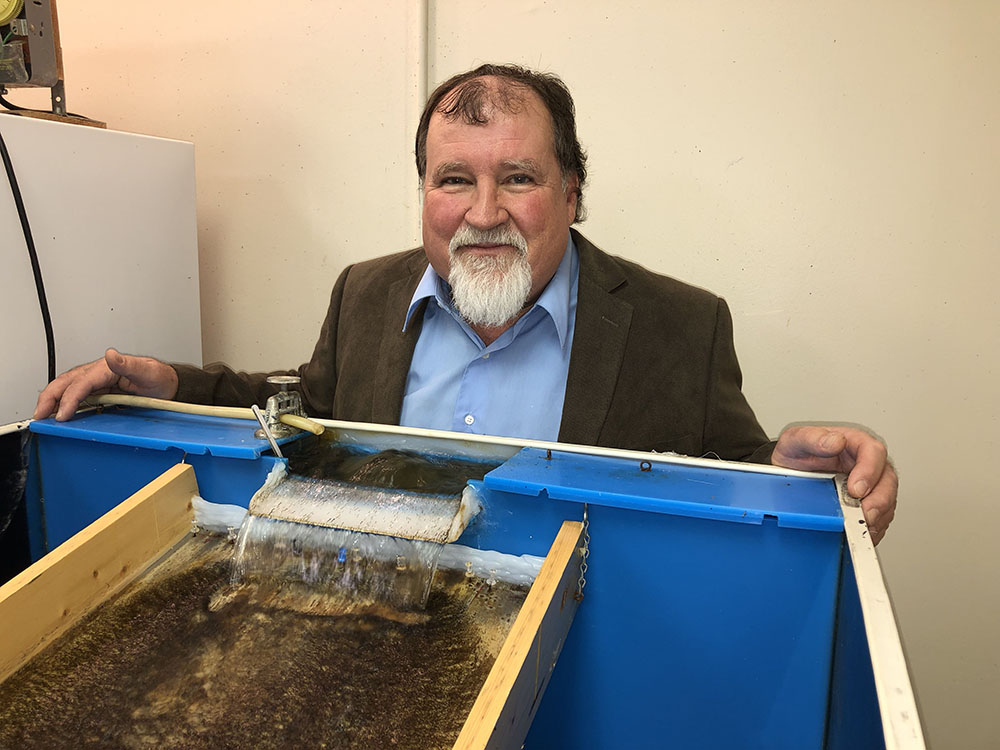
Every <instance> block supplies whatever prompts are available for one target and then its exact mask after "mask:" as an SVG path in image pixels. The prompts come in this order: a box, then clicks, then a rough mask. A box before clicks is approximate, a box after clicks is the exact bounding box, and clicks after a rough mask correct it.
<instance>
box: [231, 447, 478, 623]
mask: <svg viewBox="0 0 1000 750" xmlns="http://www.w3.org/2000/svg"><path fill="white" fill-rule="evenodd" d="M490 468H492V465H491V464H484V463H481V462H469V461H457V460H455V459H450V458H436V457H428V456H424V455H420V454H415V453H409V452H404V451H398V450H391V451H382V452H380V453H374V454H373V453H358V452H355V451H351V450H349V449H346V448H344V447H343V446H339V445H335V444H329V443H325V442H323V441H315V442H313V443H312V444H310V445H308V446H306V448H305V449H304V450H300V451H299V452H298V453H296V454H293V456H292V457H291V458H290V461H289V469H290V471H291V472H292V473H291V474H290V475H289V476H286V477H284V478H283V479H281V480H280V481H277V482H269V483H268V485H267V486H266V487H265V488H263V489H262V490H261V491H260V492H259V493H258V494H257V495H255V496H254V498H253V500H252V501H251V504H250V513H251V514H250V515H248V516H247V518H246V520H245V521H244V522H243V525H242V527H241V528H240V532H239V537H238V539H237V544H236V553H235V555H234V559H233V571H232V584H233V586H234V587H236V586H252V587H254V591H255V596H257V597H259V598H262V599H270V600H271V601H272V602H275V603H277V602H280V603H281V604H282V606H286V607H291V608H293V609H298V610H301V611H310V612H328V613H335V612H341V611H352V612H353V611H361V610H364V611H368V610H370V609H371V608H372V607H382V608H385V607H388V608H391V609H395V610H399V611H403V612H407V611H413V610H418V609H422V608H423V607H424V606H425V605H426V603H427V597H428V595H429V593H430V588H431V581H432V579H433V577H434V571H435V569H436V567H437V560H438V556H439V555H440V554H441V549H442V544H443V543H444V542H446V541H449V535H451V536H452V537H453V536H455V534H454V533H453V532H454V527H455V524H456V516H460V515H461V513H462V511H463V510H464V509H467V508H468V506H469V505H470V502H471V503H472V504H474V501H470V500H469V499H468V498H466V500H465V501H464V503H465V504H464V506H463V497H462V494H461V493H462V492H463V489H465V491H466V492H470V490H468V489H467V488H466V482H467V481H468V479H469V478H470V477H473V478H475V477H480V478H481V477H482V476H483V474H485V472H486V471H488V470H489V469H490Z"/></svg>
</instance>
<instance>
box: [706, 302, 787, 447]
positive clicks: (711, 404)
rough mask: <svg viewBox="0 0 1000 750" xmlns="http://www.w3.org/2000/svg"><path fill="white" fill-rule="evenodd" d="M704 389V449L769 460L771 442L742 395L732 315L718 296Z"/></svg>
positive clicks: (741, 376) (772, 445) (741, 378)
mask: <svg viewBox="0 0 1000 750" xmlns="http://www.w3.org/2000/svg"><path fill="white" fill-rule="evenodd" d="M706 393H707V396H708V398H707V404H706V408H705V426H704V433H703V434H704V446H705V449H706V451H708V452H709V453H710V454H711V453H715V454H717V455H718V456H719V457H721V458H725V459H729V460H737V461H750V462H753V463H770V461H771V453H772V451H773V450H774V443H773V442H772V441H770V440H768V438H767V434H766V433H765V432H764V430H763V428H762V427H761V426H760V423H759V422H758V421H757V417H756V416H755V415H754V413H753V409H751V408H750V404H749V403H747V400H746V397H745V396H744V395H743V373H742V371H741V370H740V364H739V360H738V359H737V357H736V347H735V344H734V343H733V317H732V315H731V314H730V312H729V306H728V305H727V304H726V301H725V300H724V299H722V298H719V300H718V304H717V308H716V318H715V334H714V337H713V341H712V352H711V365H710V367H709V368H708V383H707V384H706Z"/></svg>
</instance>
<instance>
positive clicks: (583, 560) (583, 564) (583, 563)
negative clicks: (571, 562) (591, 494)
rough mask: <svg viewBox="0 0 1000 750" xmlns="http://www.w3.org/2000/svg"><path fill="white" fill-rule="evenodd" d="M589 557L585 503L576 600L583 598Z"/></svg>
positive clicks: (588, 523)
mask: <svg viewBox="0 0 1000 750" xmlns="http://www.w3.org/2000/svg"><path fill="white" fill-rule="evenodd" d="M588 557H590V518H589V516H588V514H587V503H584V504H583V549H582V550H580V578H579V580H578V581H577V582H576V600H577V601H578V602H579V601H582V600H583V587H584V586H586V585H587V558H588Z"/></svg>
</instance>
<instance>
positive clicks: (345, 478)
mask: <svg viewBox="0 0 1000 750" xmlns="http://www.w3.org/2000/svg"><path fill="white" fill-rule="evenodd" d="M331 439H332V438H331ZM497 465H498V464H497V463H489V462H484V461H473V460H463V459H459V458H454V457H439V456H428V455H424V454H421V453H416V452H413V451H402V450H384V451H380V452H378V453H363V452H359V451H358V450H357V449H354V448H350V447H348V446H344V445H341V444H337V443H333V442H330V439H324V438H320V439H317V440H312V439H310V440H308V441H306V442H304V443H303V444H302V445H299V446H296V447H295V449H294V452H291V451H290V452H289V456H288V470H289V472H290V473H292V474H297V475H299V476H303V477H311V478H314V479H338V480H340V481H342V482H351V483H353V484H361V485H367V486H370V487H384V488H390V489H400V490H411V491H413V492H426V493H432V494H439V495H458V494H460V493H461V492H462V490H463V489H464V488H465V485H466V483H467V482H468V480H469V479H482V478H483V476H484V475H485V474H486V473H487V472H488V471H490V470H491V469H494V468H496V467H497Z"/></svg>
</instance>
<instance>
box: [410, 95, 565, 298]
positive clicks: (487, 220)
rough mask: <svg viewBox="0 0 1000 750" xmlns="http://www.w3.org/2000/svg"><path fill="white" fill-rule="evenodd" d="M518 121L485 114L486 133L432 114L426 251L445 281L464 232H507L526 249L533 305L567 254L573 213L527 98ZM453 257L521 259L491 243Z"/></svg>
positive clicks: (549, 143)
mask: <svg viewBox="0 0 1000 750" xmlns="http://www.w3.org/2000/svg"><path fill="white" fill-rule="evenodd" d="M519 110H520V111H519V112H517V113H516V114H513V115H511V114H507V113H504V112H496V111H495V112H493V113H491V116H490V120H489V122H488V123H486V124H485V125H469V124H466V123H465V122H463V121H461V120H456V121H454V122H450V121H448V120H446V119H445V118H444V117H443V116H442V115H441V114H439V113H435V114H434V115H433V116H432V118H431V120H430V124H429V127H428V131H427V172H426V176H425V179H424V210H423V239H424V251H425V252H426V253H427V259H428V261H430V264H431V265H432V266H433V267H434V270H435V271H437V273H438V274H439V275H440V276H441V277H442V278H445V279H448V278H449V275H450V270H451V257H450V254H449V243H450V242H451V240H452V237H453V236H454V235H455V233H456V232H457V231H458V230H459V229H460V228H463V227H468V228H471V229H473V230H490V229H498V228H502V229H511V230H515V231H516V232H518V233H520V235H521V236H522V237H523V238H524V239H525V240H526V242H527V261H528V263H529V265H530V267H531V284H530V292H529V294H528V300H527V301H528V302H534V301H535V300H536V299H537V298H538V295H539V294H541V292H542V290H543V289H544V288H545V285H546V284H548V282H549V280H550V279H551V278H552V275H553V274H554V273H555V271H556V268H558V266H559V262H560V261H561V260H562V256H563V253H564V251H565V250H566V242H567V241H568V239H569V227H570V224H572V223H573V217H574V214H575V212H576V192H575V187H576V182H575V181H576V178H575V177H574V178H573V180H572V181H571V182H570V183H569V184H567V186H566V188H565V190H564V189H563V185H562V174H561V172H560V169H559V163H558V162H557V160H556V155H555V151H554V147H553V135H552V124H551V120H550V118H549V114H548V112H547V111H546V110H545V106H544V105H543V104H542V102H541V101H540V100H539V99H538V97H537V95H536V94H534V93H533V92H531V93H526V94H525V95H524V101H523V103H522V105H521V106H520V107H519ZM454 252H455V253H456V257H457V256H461V255H463V254H474V255H475V256H478V257H482V258H489V257H495V258H500V257H502V256H514V255H518V254H520V251H519V250H517V249H516V248H515V247H513V246H512V245H508V244H497V243H494V242H479V243H478V244H472V245H463V246H460V247H456V248H455V249H454Z"/></svg>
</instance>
